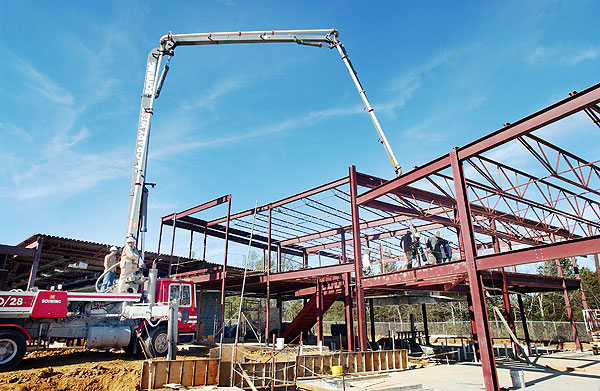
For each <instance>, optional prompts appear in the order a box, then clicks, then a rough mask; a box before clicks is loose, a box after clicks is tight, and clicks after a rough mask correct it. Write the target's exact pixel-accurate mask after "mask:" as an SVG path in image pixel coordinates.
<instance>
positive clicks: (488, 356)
mask: <svg viewBox="0 0 600 391" xmlns="http://www.w3.org/2000/svg"><path fill="white" fill-rule="evenodd" d="M450 161H451V166H452V177H453V178H454V189H455V191H456V204H457V206H458V218H459V222H460V235H461V237H462V239H463V245H464V248H465V260H466V264H467V274H468V277H469V291H470V294H471V299H472V300H473V312H474V315H475V323H476V326H477V334H478V339H479V351H480V353H481V367H482V369H483V382H484V384H485V389H486V391H498V390H499V389H500V386H499V384H498V372H497V371H496V362H495V360H494V351H493V345H492V338H491V334H490V328H489V322H488V316H487V307H486V304H485V295H484V291H483V283H482V281H481V275H480V273H479V272H478V271H477V265H476V263H475V256H476V255H477V248H476V246H475V235H474V233H473V225H472V222H471V213H470V211H469V201H468V199H467V189H466V184H465V176H464V172H463V168H462V163H461V162H460V161H459V160H458V155H457V149H456V148H454V149H453V150H452V151H451V152H450Z"/></svg>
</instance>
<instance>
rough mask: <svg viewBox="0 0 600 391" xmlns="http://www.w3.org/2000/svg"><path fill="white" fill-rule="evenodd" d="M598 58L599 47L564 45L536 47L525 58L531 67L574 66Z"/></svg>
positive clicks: (599, 55) (599, 54)
mask: <svg viewBox="0 0 600 391" xmlns="http://www.w3.org/2000/svg"><path fill="white" fill-rule="evenodd" d="M598 58H600V47H567V46H565V45H556V46H554V47H549V46H537V47H536V48H535V49H533V51H532V52H531V53H530V54H529V55H528V56H527V61H528V62H529V64H531V65H537V64H559V65H562V66H570V67H572V66H575V65H578V64H579V63H581V62H584V61H589V60H596V59H598Z"/></svg>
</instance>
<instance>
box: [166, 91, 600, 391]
mask: <svg viewBox="0 0 600 391" xmlns="http://www.w3.org/2000/svg"><path fill="white" fill-rule="evenodd" d="M599 102H600V84H597V85H595V86H592V87H590V88H588V89H586V90H584V91H582V92H579V93H575V92H574V93H571V94H570V96H569V97H568V98H566V99H564V100H562V101H560V102H558V103H556V104H554V105H551V106H549V107H547V108H545V109H543V110H541V111H538V112H537V113H534V114H532V115H530V116H528V117H525V118H523V119H521V120H519V121H517V122H515V123H512V124H509V123H507V124H505V125H504V127H503V128H501V129H499V130H497V131H495V132H493V133H491V134H489V135H487V136H484V137H482V138H480V139H478V140H476V141H474V142H472V143H469V144H467V145H465V146H463V147H460V148H454V149H453V150H451V151H450V152H449V153H448V154H446V155H444V156H441V157H439V158H437V159H435V160H433V161H430V162H428V163H426V164H424V165H422V166H419V167H415V168H414V169H413V170H412V171H409V172H407V173H405V174H403V175H401V176H399V177H397V178H395V179H392V180H389V181H388V180H384V179H381V178H377V177H374V176H370V175H366V174H362V173H359V172H357V171H356V169H355V167H354V166H352V167H350V168H349V173H348V176H347V177H343V178H341V179H338V180H335V181H332V182H330V183H327V184H324V185H322V186H319V187H316V188H313V189H310V190H307V191H305V192H302V193H299V194H296V195H294V196H291V197H287V198H284V199H282V200H279V201H276V202H272V203H269V204H266V205H262V206H260V207H258V208H257V216H256V225H255V229H256V231H255V232H254V233H253V235H252V246H253V247H255V248H257V249H262V250H263V252H264V259H265V265H264V268H263V270H262V271H258V272H255V273H254V274H251V275H250V277H249V280H248V282H247V285H246V287H247V289H249V291H252V290H253V289H254V291H255V293H256V294H264V296H265V297H266V298H267V299H268V300H269V299H270V298H271V295H272V294H273V293H274V294H276V295H277V297H278V299H279V300H278V303H281V299H282V297H284V298H285V297H287V298H290V297H306V296H307V295H311V294H312V295H316V296H314V297H315V298H316V299H317V300H318V302H317V303H323V296H324V295H332V294H337V295H340V296H341V297H342V298H343V300H344V303H345V308H346V321H347V325H348V333H347V335H348V346H349V347H354V346H353V345H354V338H353V337H352V335H353V333H354V330H352V328H351V326H350V325H351V324H353V323H352V318H353V314H352V300H353V299H354V300H356V305H357V317H358V329H357V330H356V331H357V333H356V335H357V339H358V346H357V347H356V348H358V349H360V350H366V349H367V348H368V344H367V321H366V315H365V314H366V309H365V295H375V294H389V293H394V292H398V291H422V290H425V291H446V292H447V291H454V292H462V293H466V295H467V299H468V302H469V307H470V309H471V315H472V332H473V335H474V337H475V338H476V340H477V349H478V354H479V356H480V358H481V363H482V369H483V375H484V383H485V388H486V390H488V391H489V390H498V389H499V384H498V376H497V372H496V367H495V361H494V355H493V347H492V339H491V335H490V330H489V322H488V319H487V307H486V296H485V295H486V290H488V291H493V292H494V293H498V294H500V295H501V296H502V297H503V300H504V308H505V311H506V312H507V319H508V323H509V325H510V327H511V328H512V329H513V330H514V317H513V316H512V311H511V308H510V302H509V294H510V293H515V292H529V291H545V290H557V291H563V292H564V295H565V301H566V304H567V307H569V308H570V305H569V296H568V294H567V290H572V289H581V285H580V281H579V280H578V279H565V278H562V270H561V269H560V264H559V277H558V278H557V277H545V276H539V275H531V274H526V275H523V274H522V273H516V270H515V269H514V267H515V266H517V265H522V264H528V263H535V262H541V261H549V260H557V259H560V258H569V257H570V258H573V259H574V258H575V257H577V256H584V255H588V254H595V253H599V252H600V200H599V198H598V197H599V196H600V165H599V162H600V161H599V160H594V161H589V160H586V159H584V158H581V157H578V156H577V155H575V154H573V153H571V152H568V151H566V150H564V149H562V148H560V147H558V146H556V145H554V144H552V143H551V142H549V141H547V140H545V139H543V138H542V137H541V136H540V135H539V134H533V133H534V132H535V131H537V130H539V129H542V128H544V127H547V126H549V125H552V124H554V123H555V122H557V121H559V120H563V119H566V118H567V117H570V116H573V115H575V114H577V113H580V112H583V113H585V114H586V115H587V116H588V117H590V118H591V119H592V120H593V121H594V123H595V124H596V125H598V126H599V127H600V124H599V123H598V121H597V118H598V117H597V114H596V113H600V108H599V107H598V103H599ZM506 146H510V147H514V146H517V147H519V148H521V149H522V151H524V152H525V153H527V156H529V157H530V158H531V160H532V161H534V162H536V163H537V164H538V165H539V166H538V167H537V168H538V170H537V171H536V173H530V172H526V171H524V170H522V169H517V168H514V167H512V166H511V164H510V163H507V162H501V161H498V160H499V159H498V158H494V157H493V155H492V154H491V153H490V151H493V150H495V151H500V152H502V150H501V149H500V148H503V147H506ZM496 154H497V155H500V156H501V155H502V153H496ZM540 172H541V173H540ZM224 202H227V203H228V212H227V215H226V216H224V217H220V218H217V219H212V220H202V219H199V218H197V217H192V216H191V215H192V214H194V213H198V212H202V211H204V210H206V209H207V208H210V207H213V206H217V205H220V204H223V203H224ZM230 211H231V196H225V197H221V198H219V199H216V200H213V201H210V202H208V203H205V204H202V205H199V206H197V207H195V208H191V209H188V210H186V211H183V212H179V213H173V214H169V215H166V216H164V217H163V218H162V219H161V230H160V232H161V238H162V230H163V226H164V225H167V226H172V227H173V235H172V243H171V248H173V243H174V240H175V229H176V228H183V229H186V230H190V231H192V235H191V238H193V233H194V232H198V233H202V234H203V235H204V238H205V239H204V252H203V256H202V258H201V259H202V260H205V258H206V255H205V254H206V252H205V251H206V250H205V249H206V237H207V236H213V237H216V238H221V239H224V241H225V257H224V261H223V266H222V267H221V268H218V269H214V268H213V269H212V270H207V269H203V270H198V271H197V272H190V273H185V274H184V275H183V274H182V275H180V276H186V277H189V278H192V279H193V280H194V281H196V282H197V283H198V284H201V285H203V286H206V287H209V286H215V283H216V282H217V281H221V282H222V284H221V288H222V305H224V304H223V301H224V295H225V287H226V285H225V280H226V279H227V243H228V242H229V241H232V242H235V243H239V244H245V245H247V244H249V241H250V233H249V231H248V228H249V221H248V220H247V219H248V218H249V217H251V215H252V213H253V211H254V209H249V210H246V211H242V212H239V213H234V214H231V212H230ZM408 220H410V221H411V223H412V222H414V223H415V224H414V225H415V227H416V229H417V231H419V232H420V233H422V235H423V236H430V235H431V234H432V232H433V231H436V230H443V231H444V235H445V236H446V237H449V236H454V237H455V239H452V238H449V239H450V241H451V243H452V245H453V247H454V248H455V249H457V250H458V254H459V256H458V257H456V259H454V260H453V261H452V262H449V263H443V264H436V265H419V267H415V268H412V269H408V270H394V271H389V270H388V269H387V267H388V265H389V264H390V263H394V262H397V261H398V260H399V259H401V258H402V253H401V251H400V248H399V246H398V244H397V239H395V238H397V237H400V236H402V235H403V234H404V233H406V232H408V231H409V230H410V227H409V222H408ZM373 246H374V247H375V248H374V247H373ZM377 246H379V249H377ZM191 247H192V244H191V241H190V253H191ZM377 250H378V251H377ZM159 251H160V239H159ZM274 254H275V256H274ZM365 254H367V258H364V256H365ZM273 256H274V259H275V262H272V259H273ZM285 257H288V258H292V259H296V260H298V259H299V261H298V262H297V265H298V267H297V270H284V268H283V267H282V266H283V265H282V259H283V258H285ZM309 258H312V259H313V265H312V266H311V265H310V261H309ZM323 258H325V259H327V260H328V261H323V260H322V259H323ZM370 258H374V259H375V262H377V263H378V265H379V269H380V273H379V274H377V275H365V273H364V270H365V267H367V265H363V260H365V259H370ZM316 261H318V267H315V265H314V262H316ZM324 263H327V264H326V265H325V264H324ZM511 267H512V270H510V271H509V270H505V268H511ZM495 269H498V270H495ZM239 278H240V277H239V276H238V275H231V276H230V279H229V280H228V282H227V286H228V287H230V289H232V290H235V287H236V286H238V285H239ZM211 284H212V285H211ZM518 299H519V307H520V308H521V310H522V300H521V298H520V296H518ZM584 303H585V300H584ZM584 305H586V304H584ZM268 307H269V306H267V308H268ZM223 308H224V307H223ZM317 308H319V310H320V309H321V308H322V307H319V306H318V305H317ZM267 311H268V310H267ZM222 314H223V309H222ZM569 318H570V321H571V323H572V324H573V325H574V320H573V316H572V314H571V313H570V312H569ZM222 319H223V315H222V317H221V322H222ZM267 319H268V316H267ZM522 319H524V318H523V317H522ZM267 327H268V326H267ZM573 331H574V338H575V340H576V342H578V336H577V335H576V329H575V328H574V327H573ZM266 332H268V329H267V330H266ZM525 339H526V340H527V342H528V340H529V337H528V332H527V330H525ZM578 346H579V347H580V345H579V344H578Z"/></svg>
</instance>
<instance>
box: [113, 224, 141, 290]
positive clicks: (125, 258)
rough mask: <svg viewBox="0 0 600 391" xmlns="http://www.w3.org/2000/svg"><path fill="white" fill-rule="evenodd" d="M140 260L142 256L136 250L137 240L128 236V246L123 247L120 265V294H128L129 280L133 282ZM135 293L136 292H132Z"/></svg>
mask: <svg viewBox="0 0 600 391" xmlns="http://www.w3.org/2000/svg"><path fill="white" fill-rule="evenodd" d="M139 259H140V254H139V253H138V251H137V249H136V248H135V238H134V237H133V236H128V237H127V240H126V245H125V247H123V252H122V253H121V262H120V263H119V267H120V268H121V275H120V276H119V286H118V288H119V292H127V291H128V286H127V283H128V282H129V281H128V280H131V278H130V277H132V276H133V275H134V274H135V272H137V271H138V261H139ZM132 293H134V292H132Z"/></svg>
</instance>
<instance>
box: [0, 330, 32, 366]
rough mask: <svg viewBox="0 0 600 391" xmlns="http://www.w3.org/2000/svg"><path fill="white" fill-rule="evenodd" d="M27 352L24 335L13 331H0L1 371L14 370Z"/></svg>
mask: <svg viewBox="0 0 600 391" xmlns="http://www.w3.org/2000/svg"><path fill="white" fill-rule="evenodd" d="M26 350H27V343H26V341H25V337H24V336H23V334H21V333H19V332H18V331H13V330H2V331H0V371H6V370H9V369H12V368H14V367H15V366H16V365H17V364H18V363H20V362H21V360H22V359H23V356H25V352H26Z"/></svg>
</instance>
